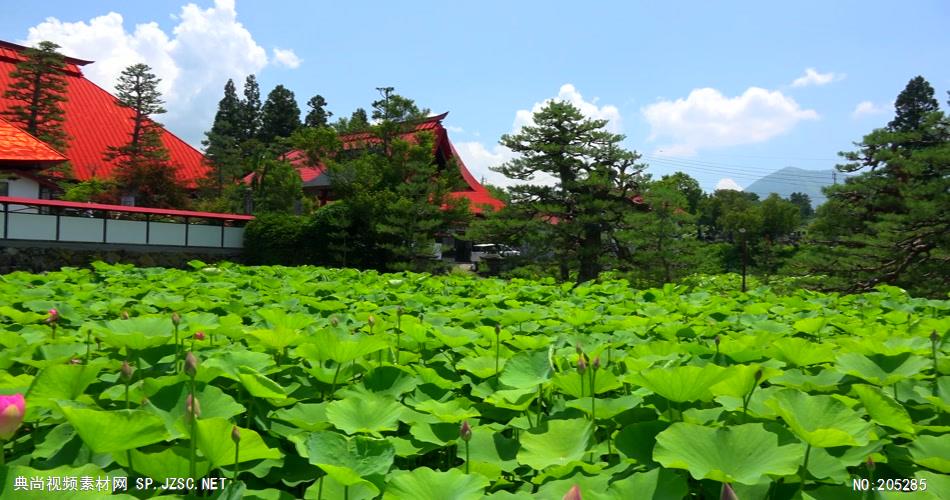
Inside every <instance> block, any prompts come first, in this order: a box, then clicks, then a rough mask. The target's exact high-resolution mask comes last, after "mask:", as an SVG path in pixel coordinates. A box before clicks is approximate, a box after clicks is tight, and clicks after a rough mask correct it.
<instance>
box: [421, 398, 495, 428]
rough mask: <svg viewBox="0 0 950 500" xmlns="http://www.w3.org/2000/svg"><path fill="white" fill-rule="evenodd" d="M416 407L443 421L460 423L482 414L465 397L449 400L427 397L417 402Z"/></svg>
mask: <svg viewBox="0 0 950 500" xmlns="http://www.w3.org/2000/svg"><path fill="white" fill-rule="evenodd" d="M415 409H416V410H417V411H421V412H424V413H428V414H430V415H433V416H435V417H436V418H438V419H439V420H441V421H443V422H452V423H458V422H461V421H463V420H469V419H472V418H475V417H477V416H479V415H481V414H480V413H479V412H478V410H476V409H475V408H472V403H471V401H469V400H468V399H465V398H455V399H450V400H448V401H444V402H442V401H436V400H434V399H427V400H425V401H421V402H419V403H416V404H415Z"/></svg>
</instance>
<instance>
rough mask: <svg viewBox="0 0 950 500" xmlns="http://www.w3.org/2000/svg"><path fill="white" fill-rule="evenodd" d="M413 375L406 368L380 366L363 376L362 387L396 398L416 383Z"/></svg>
mask: <svg viewBox="0 0 950 500" xmlns="http://www.w3.org/2000/svg"><path fill="white" fill-rule="evenodd" d="M418 383H419V382H418V380H416V377H415V375H414V374H413V373H412V372H411V371H410V370H409V369H407V368H403V367H399V366H380V367H377V368H374V369H373V370H372V371H370V372H369V373H367V374H366V375H365V376H364V377H363V387H365V388H366V389H367V390H369V391H371V392H375V393H377V394H380V395H385V396H392V397H394V398H398V397H400V396H402V395H403V394H405V393H407V392H410V391H412V390H413V389H415V388H416V386H417V385H418Z"/></svg>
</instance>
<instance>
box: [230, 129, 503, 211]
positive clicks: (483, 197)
mask: <svg viewBox="0 0 950 500" xmlns="http://www.w3.org/2000/svg"><path fill="white" fill-rule="evenodd" d="M448 114H449V113H448V112H445V113H442V114H441V115H436V116H430V117H429V118H426V119H425V120H423V121H421V122H419V123H418V124H416V125H415V126H414V127H413V128H412V130H409V131H406V132H404V133H402V134H400V138H402V139H405V140H408V141H409V142H415V141H416V134H418V133H419V132H426V131H428V132H432V133H433V134H435V150H436V151H439V150H440V149H441V150H442V152H443V154H444V155H445V157H446V160H449V159H452V158H454V159H455V164H456V165H457V166H458V169H459V173H460V174H461V175H462V180H464V181H465V184H466V187H465V189H462V190H460V191H455V192H453V193H451V195H450V196H452V197H453V198H466V199H468V200H469V202H470V205H471V211H472V213H475V214H480V213H482V212H483V207H485V206H487V207H489V208H490V209H491V210H493V211H496V210H500V209H501V208H502V207H503V206H505V204H504V203H503V202H502V201H501V200H499V199H497V198H495V197H493V196H492V195H491V193H489V192H488V190H487V189H485V186H482V185H481V183H479V182H478V180H476V179H475V177H474V176H473V175H472V173H471V172H469V170H468V167H466V166H465V162H463V161H462V157H461V156H459V154H458V151H456V149H455V146H453V145H452V141H450V140H449V135H448V132H447V131H446V130H445V127H443V126H442V120H443V119H444V118H445V117H446V115H448ZM340 141H341V142H342V143H343V149H347V150H348V149H359V148H364V147H366V146H367V145H369V144H376V143H379V142H380V139H379V137H377V136H375V135H373V134H372V133H371V132H359V133H355V134H346V135H341V136H340ZM287 159H288V161H290V162H291V164H293V165H294V167H295V168H296V169H297V171H298V172H300V178H301V180H302V181H303V182H304V183H306V182H307V181H309V180H312V179H314V178H316V177H318V176H320V175H321V174H323V172H324V170H325V168H324V166H323V165H316V166H314V165H311V164H310V163H309V161H308V160H307V157H306V155H304V154H302V152H300V151H291V152H290V153H288V155H287ZM249 180H250V177H248V178H246V179H245V182H247V181H249Z"/></svg>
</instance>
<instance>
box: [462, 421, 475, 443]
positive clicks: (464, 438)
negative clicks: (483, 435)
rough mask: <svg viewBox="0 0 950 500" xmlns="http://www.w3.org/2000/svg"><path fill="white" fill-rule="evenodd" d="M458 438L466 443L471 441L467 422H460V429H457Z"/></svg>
mask: <svg viewBox="0 0 950 500" xmlns="http://www.w3.org/2000/svg"><path fill="white" fill-rule="evenodd" d="M459 437H460V438H462V441H465V442H466V443H467V442H468V441H469V440H470V439H472V426H470V425H468V420H466V421H464V422H462V427H461V428H460V429H459Z"/></svg>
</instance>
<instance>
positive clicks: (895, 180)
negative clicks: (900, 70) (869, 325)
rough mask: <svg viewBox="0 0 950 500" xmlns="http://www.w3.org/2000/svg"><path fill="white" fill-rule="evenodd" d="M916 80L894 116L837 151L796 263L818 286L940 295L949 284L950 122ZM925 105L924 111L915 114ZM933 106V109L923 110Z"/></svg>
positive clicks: (912, 81) (905, 91) (927, 86)
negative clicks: (886, 287)
mask: <svg viewBox="0 0 950 500" xmlns="http://www.w3.org/2000/svg"><path fill="white" fill-rule="evenodd" d="M927 89H930V85H929V84H928V83H927V82H926V81H924V80H922V79H918V78H915V79H913V80H911V81H910V83H908V85H907V88H905V89H904V91H903V92H901V95H900V96H899V97H898V99H897V104H896V106H895V107H896V111H897V113H896V117H895V119H894V121H892V122H891V124H890V125H889V126H888V127H887V128H882V129H877V130H874V131H873V132H871V133H870V134H868V135H866V136H864V139H863V140H862V141H861V142H859V143H857V144H856V145H857V147H858V149H857V150H856V151H852V152H847V153H841V156H842V157H843V158H844V159H845V160H847V163H844V164H841V165H838V169H839V170H840V171H843V172H860V174H859V175H854V176H850V177H848V178H847V180H846V181H845V183H844V184H839V185H836V186H830V187H827V188H825V194H826V195H827V196H828V201H827V202H826V203H824V204H822V206H820V207H819V208H818V211H817V215H816V217H815V221H814V222H813V224H812V225H811V226H810V235H811V237H812V240H813V244H812V245H810V246H809V249H808V252H806V254H805V255H804V256H803V258H802V260H801V261H800V262H799V263H798V264H799V265H800V266H801V268H803V269H804V270H807V271H809V272H811V273H817V274H821V275H824V276H825V278H824V279H822V280H821V283H820V286H823V287H826V288H838V289H845V290H849V291H866V290H869V289H871V288H873V287H874V286H876V285H878V284H892V285H897V286H901V287H903V288H905V289H908V290H910V291H911V292H912V293H915V294H919V295H929V296H934V297H939V296H945V294H946V291H947V289H948V285H950V271H948V270H950V266H948V265H947V263H948V261H950V251H948V244H950V211H948V210H947V207H948V206H950V120H948V118H947V116H946V115H945V114H944V113H942V112H941V111H939V110H935V109H934V106H933V104H934V103H933V99H932V92H931V91H928V90H927ZM922 110H923V114H921V113H920V112H921V111H922ZM927 110H931V111H927Z"/></svg>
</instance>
